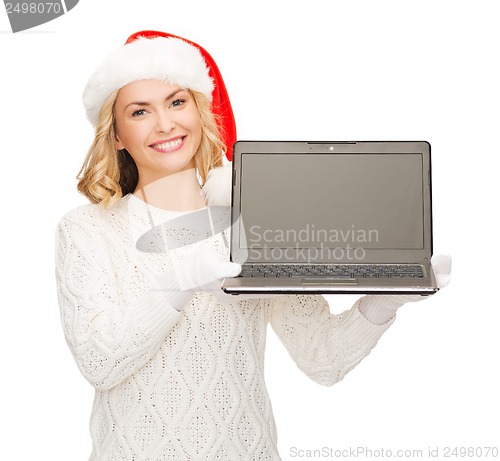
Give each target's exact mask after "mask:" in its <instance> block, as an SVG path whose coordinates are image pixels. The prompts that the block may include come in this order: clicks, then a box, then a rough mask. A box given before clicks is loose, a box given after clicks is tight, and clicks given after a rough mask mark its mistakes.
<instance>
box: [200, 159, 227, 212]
mask: <svg viewBox="0 0 500 461" xmlns="http://www.w3.org/2000/svg"><path fill="white" fill-rule="evenodd" d="M231 165H232V164H231V163H229V164H227V165H225V166H221V167H218V168H212V169H211V170H210V171H209V172H208V176H207V180H206V182H205V185H204V186H203V188H202V189H201V193H202V194H203V198H204V199H205V201H206V202H207V205H209V206H230V205H231V181H232V176H233V170H232V167H231Z"/></svg>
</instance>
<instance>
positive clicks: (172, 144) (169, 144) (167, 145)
mask: <svg viewBox="0 0 500 461" xmlns="http://www.w3.org/2000/svg"><path fill="white" fill-rule="evenodd" d="M184 139H185V137H181V138H177V139H174V140H173V141H166V142H162V143H159V144H151V147H152V148H153V149H157V150H164V151H166V150H172V149H175V148H176V147H178V146H180V145H181V144H182V141H184Z"/></svg>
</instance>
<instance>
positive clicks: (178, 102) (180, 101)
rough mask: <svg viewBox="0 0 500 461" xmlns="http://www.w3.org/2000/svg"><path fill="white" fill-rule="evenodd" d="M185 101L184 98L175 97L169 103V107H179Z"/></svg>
mask: <svg viewBox="0 0 500 461" xmlns="http://www.w3.org/2000/svg"><path fill="white" fill-rule="evenodd" d="M185 102H186V100H185V99H180V98H179V99H176V100H175V101H172V104H170V107H180V106H182V105H183V104H184V103H185Z"/></svg>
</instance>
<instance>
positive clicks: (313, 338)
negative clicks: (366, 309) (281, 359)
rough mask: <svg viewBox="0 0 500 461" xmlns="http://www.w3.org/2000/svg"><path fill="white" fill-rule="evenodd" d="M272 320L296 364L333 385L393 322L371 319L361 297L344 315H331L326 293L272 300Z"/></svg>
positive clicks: (318, 379) (307, 372) (311, 374)
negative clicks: (362, 308)
mask: <svg viewBox="0 0 500 461" xmlns="http://www.w3.org/2000/svg"><path fill="white" fill-rule="evenodd" d="M269 302H270V303H271V306H270V307H271V309H270V323H271V325H272V327H273V329H274V331H275V332H276V334H277V335H278V337H279V338H280V340H281V341H282V343H283V344H284V345H285V347H286V349H287V350H288V352H289V354H290V356H291V357H292V359H293V360H294V361H295V362H296V364H297V366H298V367H299V368H300V369H301V370H302V371H303V372H304V373H305V374H306V375H307V376H309V377H310V378H311V379H312V380H313V381H315V382H317V383H319V384H322V385H324V386H332V385H333V384H335V383H336V382H338V381H340V380H342V379H343V378H344V376H345V375H346V374H347V373H348V372H349V371H351V370H352V369H353V368H354V367H355V366H356V365H357V364H358V363H359V362H360V361H361V360H362V359H363V358H364V357H366V356H367V355H368V354H369V353H370V351H371V349H372V348H373V347H374V346H375V345H376V344H377V341H378V339H379V338H380V337H381V336H382V334H383V333H384V332H385V331H386V330H387V329H388V328H389V326H390V325H391V324H392V323H393V321H394V319H391V320H390V321H389V322H387V323H385V324H384V325H376V324H374V323H372V322H370V321H368V320H367V319H366V318H365V317H364V316H363V315H362V314H361V312H360V311H359V309H358V304H359V300H358V301H357V302H356V303H355V304H354V306H353V307H352V308H351V309H350V310H348V311H345V312H343V313H341V314H336V315H335V314H331V313H330V307H329V305H328V302H327V301H326V299H325V298H324V297H323V296H310V295H309V296H307V295H299V296H283V297H279V298H275V299H272V300H270V301H269Z"/></svg>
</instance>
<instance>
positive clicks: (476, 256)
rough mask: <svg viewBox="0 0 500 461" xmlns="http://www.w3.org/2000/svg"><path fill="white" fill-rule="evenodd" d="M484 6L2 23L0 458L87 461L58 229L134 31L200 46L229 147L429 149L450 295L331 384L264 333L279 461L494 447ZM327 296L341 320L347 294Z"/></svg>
mask: <svg viewBox="0 0 500 461" xmlns="http://www.w3.org/2000/svg"><path fill="white" fill-rule="evenodd" d="M496 3H497V2H495V1H482V0H476V1H474V2H472V1H470V2H464V1H438V0H433V1H429V0H420V1H401V0H398V1H356V0H351V1H337V0H330V1H319V0H309V1H305V0H301V1H294V0H287V1H281V0H278V1H276V0H275V1H271V0H268V1H262V0H253V1H248V2H238V1H217V0H212V1H204V0H199V1H196V0H178V1H176V2H173V1H167V0H162V1H161V0H157V1H153V0H142V1H141V2H137V1H130V0H127V1H124V0H106V1H102V0H81V1H80V3H79V4H78V5H77V6H76V7H75V8H74V9H73V10H72V11H70V12H69V13H68V14H66V15H65V16H63V17H60V18H58V19H56V20H54V21H52V22H49V23H47V24H44V25H41V26H39V27H37V28H35V29H32V30H31V31H26V32H24V33H17V34H12V33H11V32H10V27H9V23H8V19H7V15H6V14H4V13H1V14H0V31H1V32H2V33H0V52H1V61H0V66H1V72H0V79H1V85H0V106H1V110H0V123H1V125H0V126H1V136H0V146H1V150H0V165H1V173H2V174H1V176H2V183H1V184H2V189H3V204H2V215H1V220H2V224H1V228H0V232H1V245H2V248H3V250H2V254H1V259H0V260H1V263H2V266H3V270H4V271H3V275H2V276H1V285H2V290H1V292H2V295H1V306H2V309H1V313H2V317H1V334H0V341H1V345H0V346H1V348H0V350H1V354H2V356H1V373H2V378H1V381H0V385H1V394H0V395H1V397H2V405H1V410H0V411H1V418H2V422H3V423H4V427H7V432H5V429H4V432H3V436H2V439H3V442H2V452H3V453H10V454H9V455H8V459H9V461H11V460H39V459H50V460H52V461H58V460H64V461H66V460H72V461H78V460H86V459H87V457H88V455H89V453H90V437H89V434H88V419H89V414H90V409H91V403H92V397H93V390H92V388H91V387H90V385H88V384H87V382H86V381H85V380H84V379H83V378H82V377H81V375H80V374H79V372H78V370H77V367H76V365H75V363H74V361H73V359H72V357H71V354H70V352H69V349H68V348H67V346H66V344H65V341H64V338H63V335H62V329H61V327H60V320H59V312H58V305H57V298H56V289H55V281H54V256H53V253H54V230H55V226H56V224H57V222H58V220H59V218H60V217H61V216H62V215H63V214H64V213H65V212H67V211H68V210H70V209H71V208H73V207H75V206H77V205H80V204H83V203H85V199H84V198H83V197H81V196H80V195H78V194H77V192H76V188H75V186H76V180H75V176H76V174H77V172H78V170H79V168H80V166H81V163H82V161H83V158H84V155H85V153H86V150H87V148H88V146H89V144H90V142H91V139H92V130H91V127H90V124H89V123H88V122H87V121H86V119H85V115H84V111H83V106H82V104H81V93H82V89H83V86H84V84H85V82H86V79H87V78H88V76H89V75H90V73H91V72H92V71H93V70H94V69H95V67H96V66H97V65H98V64H99V63H100V62H101V60H102V59H103V58H104V57H105V56H106V55H107V54H108V53H109V52H111V51H112V50H114V49H115V48H117V47H119V46H121V45H122V44H123V43H124V41H125V39H126V38H127V36H128V35H129V34H130V33H132V32H135V31H137V30H142V29H159V30H166V31H169V32H171V33H175V34H177V35H181V36H184V37H186V38H189V39H191V40H194V41H196V42H198V43H200V44H201V45H202V46H204V47H205V48H206V49H207V50H209V52H210V53H211V54H212V55H213V57H214V58H215V60H216V62H217V63H218V65H219V67H220V69H221V71H222V74H223V76H224V78H225V81H226V84H227V87H228V90H229V92H230V95H231V99H232V103H233V108H234V111H235V114H236V118H237V123H238V134H239V136H238V137H239V139H299V140H301V139H312V138H316V139H323V140H355V139H360V140H386V139H395V140H401V139H414V140H422V139H425V140H428V141H429V142H430V143H431V144H432V148H433V179H434V189H433V193H434V225H435V252H436V253H444V252H447V253H451V255H452V256H453V261H454V267H453V277H452V282H451V284H450V286H449V287H448V288H446V289H445V290H444V291H443V292H441V293H439V294H437V295H436V296H435V297H433V298H432V299H430V300H427V301H424V302H421V303H417V304H412V305H407V306H405V307H403V308H402V309H401V310H400V312H399V314H398V319H397V321H396V323H395V324H394V326H393V327H392V328H391V329H390V330H389V331H388V332H387V334H386V335H385V336H384V337H383V338H382V339H381V340H380V341H379V344H378V345H377V347H376V348H375V349H374V350H373V352H372V353H371V355H370V356H369V357H368V358H367V359H366V360H365V361H364V362H363V363H362V364H360V365H359V366H358V367H357V368H356V369H355V370H354V371H353V372H352V373H350V374H349V375H348V376H347V377H346V378H345V379H344V381H343V382H341V383H339V384H338V385H336V386H334V387H332V388H322V387H320V386H319V385H317V384H314V383H313V382H312V381H309V380H308V378H306V377H305V376H303V375H302V374H301V373H300V372H299V371H298V369H297V368H296V367H295V365H294V364H293V363H292V362H291V360H290V359H289V357H288V355H287V353H286V351H285V350H284V348H283V347H282V346H281V344H280V343H278V342H277V341H276V339H275V337H274V336H273V335H272V334H270V336H269V342H268V354H267V362H266V363H267V368H266V372H267V382H268V387H269V392H270V394H271V398H272V401H273V408H274V412H275V416H276V421H277V425H278V434H279V448H280V451H281V454H282V457H283V459H284V460H290V459H295V458H297V456H294V454H300V452H298V450H307V449H309V450H313V449H316V450H321V449H322V448H323V447H326V448H332V449H336V450H342V449H349V448H350V447H366V448H368V449H371V450H381V449H385V450H393V451H394V452H395V451H396V450H397V449H403V450H412V449H420V450H423V454H424V455H425V456H424V458H427V454H428V449H429V447H431V448H433V449H434V448H436V447H439V448H440V450H441V452H440V454H444V449H445V447H455V446H466V447H469V446H471V447H476V446H484V447H487V446H497V447H498V446H499V445H500V440H499V435H498V434H500V430H499V429H500V424H499V414H500V405H499V392H498V389H499V388H500V382H499V373H498V372H499V366H498V364H499V360H498V354H499V351H500V340H499V336H500V335H499V333H498V329H499V321H500V314H499V309H500V305H499V304H500V303H499V302H498V297H497V285H498V281H497V279H498V259H499V256H500V255H499V251H498V239H499V231H498V226H497V224H496V221H495V222H494V219H495V216H496V215H497V214H498V203H497V202H498V198H499V193H498V186H497V185H496V184H497V183H498V173H497V166H498V162H497V158H498V156H499V154H500V152H499V142H498V134H499V126H500V115H499V110H500V109H499V107H500V91H499V83H498V82H500V70H499V69H500V66H499V65H498V56H499V44H500V27H499V26H498V14H496V11H498V9H497V8H496V7H495V5H496ZM329 301H331V304H332V310H333V311H334V312H339V311H341V310H343V309H345V308H348V307H349V306H350V305H351V304H352V302H353V301H354V298H351V297H341V296H340V297H331V298H329ZM323 453H324V452H323ZM303 454H304V455H305V454H306V453H305V452H304V453H303ZM375 454H376V453H374V454H373V455H372V457H375ZM394 454H395V453H394ZM379 457H380V452H379ZM326 459H328V458H326ZM330 459H333V458H330ZM358 459H362V457H359V458H358Z"/></svg>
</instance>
